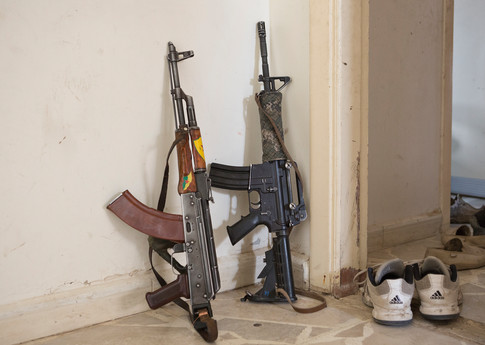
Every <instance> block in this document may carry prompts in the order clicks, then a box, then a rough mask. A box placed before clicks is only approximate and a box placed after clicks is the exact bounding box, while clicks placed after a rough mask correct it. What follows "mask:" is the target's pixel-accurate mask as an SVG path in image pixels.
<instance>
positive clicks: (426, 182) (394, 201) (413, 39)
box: [368, 0, 443, 235]
mask: <svg viewBox="0 0 485 345" xmlns="http://www.w3.org/2000/svg"><path fill="white" fill-rule="evenodd" d="M442 20H443V2H441V1H420V0H413V1H389V0H371V1H370V20H369V23H370V24H369V25H370V40H369V54H370V55H369V64H370V65H369V204H368V205H369V214H368V216H369V219H368V221H369V231H370V232H372V231H381V230H384V232H385V231H386V229H389V228H392V227H395V226H397V227H400V226H403V225H410V224H417V223H419V222H420V221H427V220H429V217H431V216H434V215H437V214H439V213H440V155H441V146H440V145H441V144H440V140H441V139H440V133H441V132H440V131H441V106H442V99H441V95H442V61H443V57H442V49H443V48H442V41H443V33H442ZM426 226H427V227H428V228H429V227H435V228H436V229H435V230H437V229H438V226H439V221H438V223H436V224H434V223H433V224H432V225H431V226H430V225H429V224H427V225H426ZM369 235H371V233H369ZM404 235H406V234H404Z"/></svg>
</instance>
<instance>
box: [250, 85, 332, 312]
mask: <svg viewBox="0 0 485 345" xmlns="http://www.w3.org/2000/svg"><path fill="white" fill-rule="evenodd" d="M254 98H255V99H256V104H257V105H258V107H259V109H261V111H262V112H263V114H264V115H265V116H266V118H267V119H268V121H269V122H270V123H271V126H273V129H274V131H275V134H276V137H277V138H278V141H279V142H280V145H281V148H282V149H283V152H284V153H285V155H286V157H287V158H288V160H289V161H290V162H291V164H292V165H293V167H294V168H295V173H296V175H297V176H298V178H299V180H300V182H301V185H302V187H303V178H302V176H301V173H300V170H299V169H298V166H297V165H296V164H295V161H294V160H293V158H292V157H291V155H290V152H289V151H288V149H287V148H286V145H285V141H284V140H283V136H282V135H281V133H280V131H279V130H278V126H277V125H276V123H275V122H274V120H273V119H272V118H271V116H269V114H268V112H267V111H266V110H265V109H264V108H263V106H262V104H261V101H260V100H259V94H256V95H255V97H254ZM291 230H292V228H290V230H289V232H291ZM276 292H279V293H280V294H282V295H283V296H284V297H285V298H286V300H287V301H288V303H289V304H290V305H291V307H292V308H293V309H294V310H295V311H296V312H298V313H314V312H316V311H319V310H322V309H323V308H325V307H326V306H327V301H326V300H325V297H323V296H321V295H320V294H318V293H314V292H311V291H305V290H301V289H296V293H298V294H300V295H303V296H306V297H310V298H313V299H316V300H319V301H321V302H322V303H320V304H318V305H316V306H314V307H310V308H301V307H298V306H296V305H295V303H293V302H292V301H291V299H290V296H288V294H287V293H286V291H285V290H284V289H281V288H277V289H276Z"/></svg>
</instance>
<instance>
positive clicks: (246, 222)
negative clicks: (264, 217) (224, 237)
mask: <svg viewBox="0 0 485 345" xmlns="http://www.w3.org/2000/svg"><path fill="white" fill-rule="evenodd" d="M258 224H262V222H261V221H260V218H259V215H258V214H257V213H256V212H254V213H250V214H248V215H247V216H243V217H241V219H240V220H239V221H238V222H237V223H235V224H234V225H229V226H228V227H227V234H228V235H229V239H230V240H231V243H232V245H235V244H236V243H238V242H239V241H240V240H241V239H242V238H243V237H244V236H246V235H247V234H249V233H250V232H251V231H252V230H253V229H254V228H255V227H256V226H258Z"/></svg>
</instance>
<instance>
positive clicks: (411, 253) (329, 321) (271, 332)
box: [27, 238, 485, 345]
mask: <svg viewBox="0 0 485 345" xmlns="http://www.w3.org/2000/svg"><path fill="white" fill-rule="evenodd" d="M440 244H441V243H440V241H439V239H437V238H432V239H428V240H425V241H420V242H417V243H409V244H406V245H402V246H399V247H395V248H391V249H387V250H384V251H381V252H375V253H371V254H370V257H369V264H374V263H378V262H382V261H384V260H387V259H389V258H394V257H399V258H401V259H403V260H412V259H420V258H423V255H424V252H425V249H426V247H427V246H440ZM459 278H460V281H461V284H462V290H463V293H464V304H463V309H462V312H461V316H460V318H458V319H457V320H454V321H451V322H444V321H441V322H430V321H427V320H424V319H423V318H422V317H421V316H420V314H419V311H418V310H417V306H416V305H413V312H414V319H413V322H412V323H411V324H410V325H408V326H403V327H390V326H382V325H378V324H376V323H375V322H374V321H373V320H372V316H371V309H370V308H368V307H366V306H365V305H364V304H363V303H362V302H361V299H360V295H353V296H349V297H345V298H342V299H340V300H337V299H334V298H332V297H328V298H327V303H328V308H326V309H323V310H321V311H319V312H316V313H314V314H298V313H296V312H294V311H293V310H292V309H291V308H290V307H289V306H288V305H286V304H256V303H250V302H244V303H243V302H240V300H239V299H240V297H242V296H243V295H244V289H239V290H235V291H229V292H224V293H221V294H218V295H217V298H216V300H215V301H213V303H212V306H213V310H214V316H215V319H217V322H218V329H219V338H218V339H217V341H216V344H228V345H229V344H230V345H243V344H331V345H337V344H342V345H344V344H345V345H356V344H369V345H370V344H373V345H378V344H395V345H400V344H419V345H422V344H439V345H448V344H485V268H481V269H475V270H468V271H460V272H459ZM251 290H252V291H254V290H256V287H251ZM299 303H301V304H303V305H305V306H309V305H311V304H313V303H314V301H313V300H309V299H307V298H305V297H301V298H300V299H299ZM27 344H28V345H41V344H43V345H46V344H48V345H61V344H62V345H66V344H68V345H78V344H79V345H80V344H83V345H111V344H116V345H123V344H127V345H128V344H129V345H135V344H136V345H145V344H146V345H148V344H150V345H153V344H181V345H182V344H205V342H204V341H203V340H202V339H201V338H200V337H199V335H198V334H197V333H196V332H195V331H194V330H193V328H192V326H191V324H190V322H189V320H188V316H187V314H186V312H185V311H184V310H182V309H181V308H179V307H178V306H176V305H175V304H173V303H171V304H169V305H167V306H165V307H163V308H160V309H158V310H156V311H147V312H144V313H140V314H136V315H132V316H129V317H125V318H123V319H118V320H114V321H111V322H106V323H103V324H99V325H96V326H92V327H87V328H83V329H80V330H77V331H73V332H69V333H65V334H61V335H58V336H53V337H49V338H44V339H39V340H35V341H31V342H28V343H27Z"/></svg>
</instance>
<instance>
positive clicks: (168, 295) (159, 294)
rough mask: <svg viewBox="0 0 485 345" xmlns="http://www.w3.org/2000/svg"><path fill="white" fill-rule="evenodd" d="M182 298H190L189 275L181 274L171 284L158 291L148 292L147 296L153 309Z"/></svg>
mask: <svg viewBox="0 0 485 345" xmlns="http://www.w3.org/2000/svg"><path fill="white" fill-rule="evenodd" d="M180 297H185V298H190V291H189V280H188V278H187V274H180V275H178V276H177V279H175V280H174V281H173V282H171V283H170V284H167V285H164V286H162V287H161V288H160V289H158V290H156V291H153V292H147V293H146V295H145V298H146V300H147V303H148V306H149V307H150V308H151V309H157V308H160V307H162V306H164V305H165V304H167V303H170V302H172V301H173V300H174V299H176V298H180Z"/></svg>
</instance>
